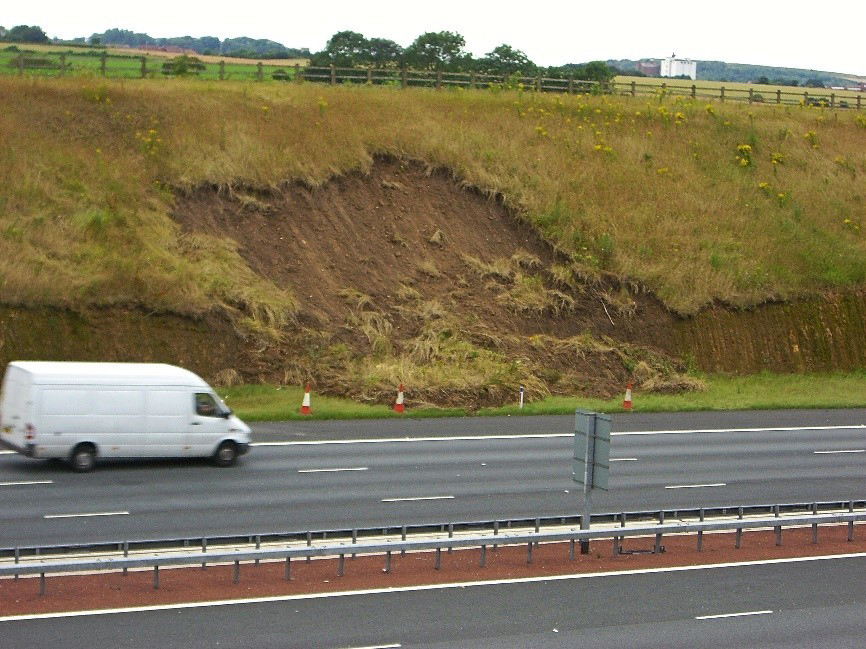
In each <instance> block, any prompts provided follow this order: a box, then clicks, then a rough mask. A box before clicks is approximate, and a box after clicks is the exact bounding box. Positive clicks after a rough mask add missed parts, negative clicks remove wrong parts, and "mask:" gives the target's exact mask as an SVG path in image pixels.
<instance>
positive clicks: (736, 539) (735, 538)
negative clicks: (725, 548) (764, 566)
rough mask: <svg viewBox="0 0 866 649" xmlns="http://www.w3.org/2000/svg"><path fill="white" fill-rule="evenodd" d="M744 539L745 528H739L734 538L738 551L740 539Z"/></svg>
mask: <svg viewBox="0 0 866 649" xmlns="http://www.w3.org/2000/svg"><path fill="white" fill-rule="evenodd" d="M742 538H743V528H742V527H738V528H737V533H736V535H735V536H734V547H735V548H737V550H739V549H740V539H742Z"/></svg>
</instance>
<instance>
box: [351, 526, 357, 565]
mask: <svg viewBox="0 0 866 649" xmlns="http://www.w3.org/2000/svg"><path fill="white" fill-rule="evenodd" d="M357 543H358V528H353V529H352V545H356V544H357ZM356 556H357V555H356V554H355V553H354V552H353V553H352V558H353V559H354V558H355V557H356Z"/></svg>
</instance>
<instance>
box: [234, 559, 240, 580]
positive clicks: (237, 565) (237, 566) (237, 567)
mask: <svg viewBox="0 0 866 649" xmlns="http://www.w3.org/2000/svg"><path fill="white" fill-rule="evenodd" d="M240 580H241V562H240V561H239V560H238V559H235V571H234V576H233V577H232V583H234V584H237V583H238V582H240Z"/></svg>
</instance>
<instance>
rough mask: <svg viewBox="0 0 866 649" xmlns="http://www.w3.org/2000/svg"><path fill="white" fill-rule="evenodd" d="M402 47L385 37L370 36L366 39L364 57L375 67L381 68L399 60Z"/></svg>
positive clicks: (401, 54)
mask: <svg viewBox="0 0 866 649" xmlns="http://www.w3.org/2000/svg"><path fill="white" fill-rule="evenodd" d="M402 56H403V48H402V47H400V46H399V45H398V44H397V43H395V42H394V41H389V40H388V39H387V38H371V39H370V40H368V41H367V51H366V52H365V59H366V62H367V63H371V64H373V65H374V66H376V67H379V68H382V67H385V66H387V65H389V64H395V63H399V62H400V58H401V57H402Z"/></svg>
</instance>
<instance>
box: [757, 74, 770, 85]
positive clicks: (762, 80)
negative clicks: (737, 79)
mask: <svg viewBox="0 0 866 649" xmlns="http://www.w3.org/2000/svg"><path fill="white" fill-rule="evenodd" d="M755 83H757V84H758V85H759V86H769V85H770V79H769V77H767V76H760V77H758V80H757V81H756V82H755Z"/></svg>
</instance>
